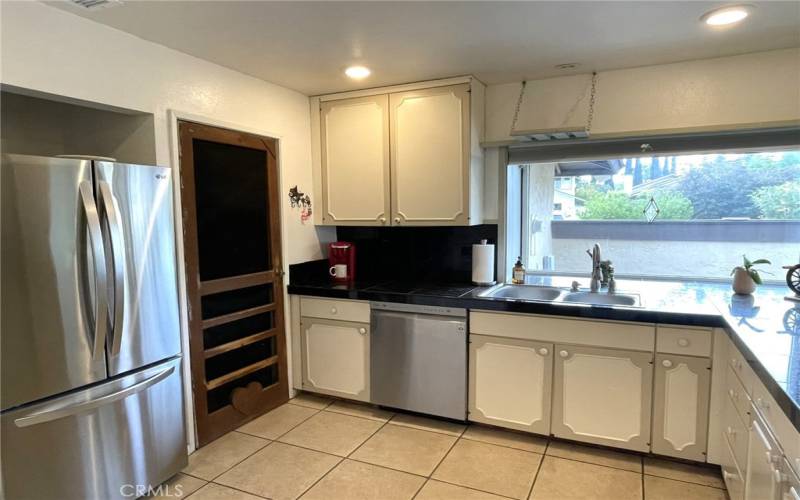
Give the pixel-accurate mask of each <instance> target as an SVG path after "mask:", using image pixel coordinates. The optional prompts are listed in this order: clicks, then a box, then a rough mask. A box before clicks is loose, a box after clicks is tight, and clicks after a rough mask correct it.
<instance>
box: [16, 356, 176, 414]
mask: <svg viewBox="0 0 800 500" xmlns="http://www.w3.org/2000/svg"><path fill="white" fill-rule="evenodd" d="M174 371H175V365H173V366H170V367H169V368H166V369H164V370H162V371H160V372H158V373H156V374H155V375H152V376H150V377H148V378H146V379H144V380H141V381H139V382H136V383H135V384H133V385H131V386H129V387H126V388H124V389H121V390H118V391H114V392H111V393H109V394H104V395H102V396H99V397H97V398H94V399H90V400H89V401H83V402H80V403H77V404H73V405H67V406H58V401H56V402H55V403H54V404H53V406H54V407H51V408H45V409H43V410H40V411H37V412H35V413H32V414H30V415H26V416H24V417H19V418H17V419H15V420H14V424H15V425H16V426H17V427H30V426H32V425H37V424H43V423H45V422H51V421H53V420H58V419H59V418H64V417H69V416H72V415H77V414H79V413H85V412H88V411H91V410H94V409H95V408H99V407H101V406H105V405H108V404H111V403H113V402H115V401H119V400H120V399H125V398H127V397H129V396H132V395H134V394H136V393H138V392H142V391H143V390H145V389H147V388H148V387H150V386H152V385H155V384H157V383H159V382H161V381H162V380H164V379H165V378H167V377H169V376H170V375H171V374H172V372H174Z"/></svg>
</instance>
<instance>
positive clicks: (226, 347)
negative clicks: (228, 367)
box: [204, 328, 278, 359]
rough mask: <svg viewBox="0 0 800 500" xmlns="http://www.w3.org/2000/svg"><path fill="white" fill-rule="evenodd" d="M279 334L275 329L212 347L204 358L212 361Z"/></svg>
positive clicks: (206, 351)
mask: <svg viewBox="0 0 800 500" xmlns="http://www.w3.org/2000/svg"><path fill="white" fill-rule="evenodd" d="M277 334H278V332H277V330H275V329H274V328H273V329H272V330H268V331H266V332H261V333H256V334H255V335H250V336H247V337H243V338H240V339H237V340H233V341H231V342H226V343H225V344H221V345H218V346H214V347H211V348H209V349H206V350H205V352H204V354H205V356H204V357H205V359H211V358H213V357H214V356H219V355H220V354H224V353H226V352H229V351H233V350H234V349H238V348H240V347H244V346H247V345H250V344H253V343H255V342H259V341H261V340H266V339H270V338H272V337H274V336H275V335H277Z"/></svg>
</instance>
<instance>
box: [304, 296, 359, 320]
mask: <svg viewBox="0 0 800 500" xmlns="http://www.w3.org/2000/svg"><path fill="white" fill-rule="evenodd" d="M300 314H301V315H303V316H308V317H311V318H323V319H335V320H340V321H353V322H356V323H369V302H364V301H360V300H339V299H318V298H316V297H301V298H300Z"/></svg>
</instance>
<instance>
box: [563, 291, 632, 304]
mask: <svg viewBox="0 0 800 500" xmlns="http://www.w3.org/2000/svg"><path fill="white" fill-rule="evenodd" d="M561 301H562V302H580V303H582V304H602V305H613V306H638V305H640V304H639V296H638V295H627V294H622V293H618V294H608V293H592V292H570V293H568V294H566V295H564V297H562V298H561Z"/></svg>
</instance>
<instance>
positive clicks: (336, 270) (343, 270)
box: [328, 264, 347, 279]
mask: <svg viewBox="0 0 800 500" xmlns="http://www.w3.org/2000/svg"><path fill="white" fill-rule="evenodd" d="M328 272H329V273H330V274H331V276H333V277H334V278H338V279H347V264H336V265H334V266H331V268H330V269H329V270H328Z"/></svg>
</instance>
